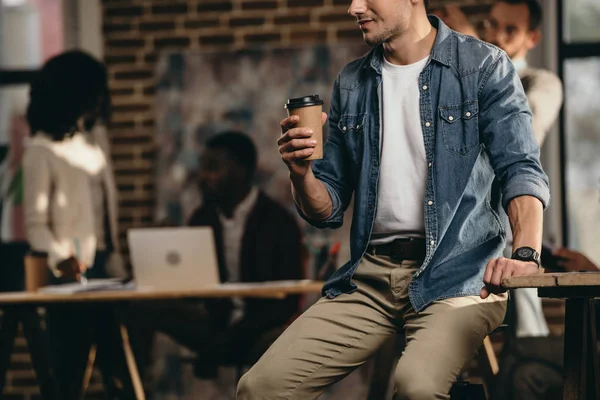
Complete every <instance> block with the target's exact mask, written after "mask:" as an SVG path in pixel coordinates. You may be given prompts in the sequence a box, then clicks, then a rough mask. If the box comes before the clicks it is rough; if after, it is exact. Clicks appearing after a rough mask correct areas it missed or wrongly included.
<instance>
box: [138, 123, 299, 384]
mask: <svg viewBox="0 0 600 400" xmlns="http://www.w3.org/2000/svg"><path fill="white" fill-rule="evenodd" d="M256 166H257V152H256V148H255V146H254V143H253V142H252V140H251V139H250V137H248V136H247V135H245V134H243V133H239V132H223V133H220V134H217V135H215V136H213V137H211V138H210V139H209V140H208V141H207V142H206V144H205V150H204V151H203V153H202V156H201V166H200V176H199V182H198V183H199V185H200V188H201V192H202V197H203V204H202V206H200V207H199V208H198V209H197V210H196V211H195V212H194V213H193V215H192V217H191V218H190V221H189V225H190V226H210V227H212V228H213V230H214V233H215V242H216V248H217V259H218V263H219V272H220V277H221V281H222V282H265V281H275V280H296V279H303V278H304V272H303V266H302V260H303V256H302V246H303V245H302V235H301V232H300V228H299V226H298V223H297V221H296V220H295V218H294V217H293V216H292V215H291V214H290V213H289V212H287V211H286V210H285V209H284V208H283V207H282V206H280V205H279V204H277V203H276V202H275V201H274V200H272V199H271V198H269V197H268V196H267V195H266V194H264V193H263V192H261V191H260V190H259V189H258V188H257V187H256V186H254V184H253V182H254V176H255V171H256ZM299 306H300V304H299V298H298V296H289V297H287V298H286V299H276V300H274V299H248V300H242V299H234V300H233V301H231V300H230V299H225V300H212V301H206V302H203V303H202V304H200V305H199V304H197V303H196V302H190V301H169V302H161V303H160V304H159V303H158V302H154V303H152V304H151V305H144V308H145V310H146V312H140V310H138V309H134V312H132V313H131V321H132V325H133V326H136V325H137V328H138V329H140V330H141V331H142V332H143V331H144V330H147V331H152V330H159V331H162V332H164V333H166V334H168V335H170V336H171V337H172V338H174V339H175V340H176V341H177V342H179V343H180V344H182V345H184V346H186V347H188V348H189V349H191V350H192V351H194V352H195V353H196V356H197V362H196V365H195V374H196V376H197V377H199V378H206V379H210V378H214V377H215V376H216V373H217V367H218V366H219V365H239V364H243V365H251V364H252V363H254V362H255V361H256V360H258V358H259V357H260V356H261V355H262V353H263V352H264V351H265V350H266V348H267V347H268V346H269V345H270V344H271V343H272V341H273V340H274V339H275V338H277V336H278V335H279V334H280V333H281V332H283V330H284V327H285V325H286V324H287V323H289V322H290V320H291V319H292V318H293V317H294V316H295V315H296V314H298V313H299ZM145 314H146V315H145ZM147 315H151V318H148V317H147ZM144 339H145V340H148V339H151V336H148V335H145V337H144V336H142V337H141V338H140V340H144ZM147 347H149V346H148V343H140V349H139V350H138V354H139V356H141V357H143V356H145V355H146V354H144V353H145V352H147V350H146V348H147ZM139 361H140V364H141V365H142V366H143V365H145V363H146V362H145V360H143V359H140V360H139Z"/></svg>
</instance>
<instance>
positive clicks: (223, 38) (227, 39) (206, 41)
mask: <svg viewBox="0 0 600 400" xmlns="http://www.w3.org/2000/svg"><path fill="white" fill-rule="evenodd" d="M198 40H199V41H200V44H201V45H203V46H228V45H232V44H233V43H234V41H235V38H234V37H233V35H231V34H220V35H208V36H200V38H199V39H198Z"/></svg>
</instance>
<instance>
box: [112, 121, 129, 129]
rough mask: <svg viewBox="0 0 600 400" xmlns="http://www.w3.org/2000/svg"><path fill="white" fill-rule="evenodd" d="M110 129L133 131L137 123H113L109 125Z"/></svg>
mask: <svg viewBox="0 0 600 400" xmlns="http://www.w3.org/2000/svg"><path fill="white" fill-rule="evenodd" d="M109 128H110V129H133V128H135V122H133V121H119V122H115V121H111V122H110V124H109Z"/></svg>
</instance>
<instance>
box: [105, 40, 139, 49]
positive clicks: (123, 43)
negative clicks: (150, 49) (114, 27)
mask: <svg viewBox="0 0 600 400" xmlns="http://www.w3.org/2000/svg"><path fill="white" fill-rule="evenodd" d="M105 43H106V45H107V46H108V47H116V48H140V47H144V44H145V43H146V41H145V40H144V39H108V40H106V42H105Z"/></svg>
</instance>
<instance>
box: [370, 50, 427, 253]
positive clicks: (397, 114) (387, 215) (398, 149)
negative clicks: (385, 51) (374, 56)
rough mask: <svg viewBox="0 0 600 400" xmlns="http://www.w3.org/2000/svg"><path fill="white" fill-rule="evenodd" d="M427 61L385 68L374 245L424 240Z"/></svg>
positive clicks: (372, 240)
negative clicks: (423, 77)
mask: <svg viewBox="0 0 600 400" xmlns="http://www.w3.org/2000/svg"><path fill="white" fill-rule="evenodd" d="M427 60H428V58H424V59H423V60H421V61H419V62H417V63H414V64H410V65H394V64H392V63H390V62H389V61H387V60H385V58H384V63H383V70H382V73H383V89H382V92H383V95H382V101H381V103H382V106H381V110H382V123H383V129H382V137H381V163H380V165H381V167H380V171H379V186H378V192H377V196H378V197H377V213H376V214H375V223H374V225H373V235H372V236H371V244H375V245H379V244H385V243H388V242H391V241H392V240H394V239H396V238H399V237H422V236H424V235H425V216H424V204H423V202H424V201H425V185H426V183H427V156H426V153H425V142H424V140H423V129H422V127H421V112H420V107H419V101H420V92H419V75H420V73H421V72H422V71H423V69H424V68H425V65H427Z"/></svg>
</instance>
